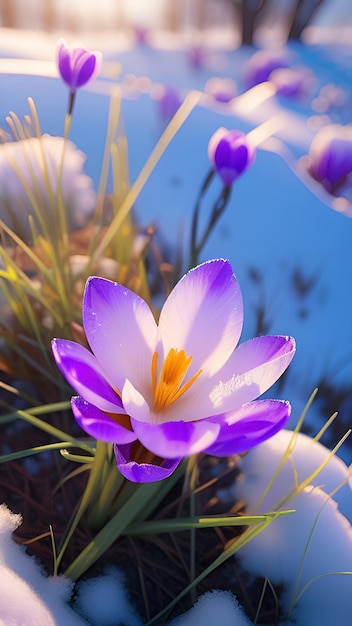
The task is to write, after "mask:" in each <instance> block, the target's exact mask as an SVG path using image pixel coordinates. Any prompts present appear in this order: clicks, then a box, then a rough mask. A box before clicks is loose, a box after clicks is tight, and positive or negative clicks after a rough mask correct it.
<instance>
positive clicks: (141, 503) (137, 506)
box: [65, 482, 160, 580]
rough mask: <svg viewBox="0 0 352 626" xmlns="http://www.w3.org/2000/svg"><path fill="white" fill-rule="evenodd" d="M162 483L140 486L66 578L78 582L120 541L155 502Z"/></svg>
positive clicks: (92, 542) (73, 565) (73, 564)
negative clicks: (141, 514)
mask: <svg viewBox="0 0 352 626" xmlns="http://www.w3.org/2000/svg"><path fill="white" fill-rule="evenodd" d="M159 489H160V483H159V482H156V483H145V484H141V485H139V487H138V488H137V490H136V491H135V493H134V494H133V495H132V496H131V498H130V499H129V500H128V501H127V502H126V504H125V505H124V506H123V507H122V508H121V509H120V510H119V511H118V513H116V515H114V517H113V518H112V519H111V520H110V521H109V522H108V523H107V524H106V525H105V526H104V528H103V529H102V530H101V531H100V532H99V533H98V534H97V535H96V536H95V537H94V539H93V540H92V541H91V542H90V543H89V544H88V545H87V546H86V548H85V549H84V550H82V552H81V553H80V554H79V556H78V557H77V558H76V559H75V560H74V561H73V563H71V565H70V566H69V567H68V568H67V570H66V571H65V576H67V577H68V578H71V580H77V579H78V578H79V577H80V576H82V574H84V572H85V571H86V570H87V569H89V567H91V566H92V565H93V564H94V563H95V562H96V561H97V560H98V559H99V557H100V556H102V555H103V554H104V552H105V551H106V550H107V549H108V548H109V547H110V546H111V545H112V544H113V543H114V542H115V541H116V539H118V538H119V537H120V536H121V535H122V534H123V532H124V531H125V529H126V528H128V526H129V525H130V524H131V523H132V522H133V521H134V520H135V518H136V517H138V516H139V515H140V513H141V512H142V511H143V510H144V508H145V507H146V506H147V505H148V504H149V503H150V502H151V501H153V500H154V498H155V497H156V496H157V493H158V490H159Z"/></svg>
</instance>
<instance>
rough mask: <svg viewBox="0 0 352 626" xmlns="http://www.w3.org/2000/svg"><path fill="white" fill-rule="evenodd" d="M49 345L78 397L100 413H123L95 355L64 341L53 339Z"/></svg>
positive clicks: (118, 400)
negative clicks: (93, 406)
mask: <svg viewBox="0 0 352 626" xmlns="http://www.w3.org/2000/svg"><path fill="white" fill-rule="evenodd" d="M51 345H52V350H53V354H54V357H55V360H56V363H57V365H58V367H59V369H60V371H61V372H62V374H63V375H64V376H65V378H66V379H67V380H68V382H69V383H70V385H71V386H72V387H73V388H74V390H75V391H76V392H77V393H79V395H81V396H82V397H83V398H84V399H85V400H87V401H88V402H90V403H91V404H94V405H95V406H97V407H98V408H99V409H101V411H110V412H112V413H125V411H124V409H123V406H122V402H121V398H120V397H119V396H118V395H117V393H116V392H115V391H114V390H113V389H112V387H111V385H109V383H108V381H107V380H106V374H105V372H104V370H103V368H102V367H101V365H100V364H99V362H98V361H97V359H96V358H95V356H94V354H92V353H91V352H89V350H87V349H86V348H84V347H83V346H81V345H80V344H79V343H75V342H74V341H69V340H65V339H53V341H52V344H51Z"/></svg>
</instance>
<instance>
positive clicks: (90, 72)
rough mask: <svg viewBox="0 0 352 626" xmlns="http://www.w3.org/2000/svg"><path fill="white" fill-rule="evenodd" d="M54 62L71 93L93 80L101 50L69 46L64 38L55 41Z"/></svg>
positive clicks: (99, 60) (100, 61)
mask: <svg viewBox="0 0 352 626" xmlns="http://www.w3.org/2000/svg"><path fill="white" fill-rule="evenodd" d="M56 63H57V67H58V70H59V74H60V76H61V78H62V80H63V81H64V82H65V83H66V85H67V86H68V87H69V89H70V91H71V93H72V94H74V93H75V92H76V91H77V89H79V88H80V87H83V85H85V84H86V83H88V82H89V81H90V80H93V78H95V77H96V76H97V74H98V73H99V71H100V68H101V63H102V54H101V52H89V51H88V50H85V49H84V48H69V46H68V45H67V43H66V41H65V39H63V38H61V39H59V41H58V42H57V49H56Z"/></svg>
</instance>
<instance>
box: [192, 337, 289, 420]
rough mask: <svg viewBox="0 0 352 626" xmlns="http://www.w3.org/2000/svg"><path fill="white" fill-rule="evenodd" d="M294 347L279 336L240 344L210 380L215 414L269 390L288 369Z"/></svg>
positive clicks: (228, 409)
mask: <svg viewBox="0 0 352 626" xmlns="http://www.w3.org/2000/svg"><path fill="white" fill-rule="evenodd" d="M295 350H296V344H295V341H294V339H293V338H292V337H286V336H280V335H273V336H263V337H256V338H255V339H250V340H249V341H246V342H245V343H243V344H241V345H240V346H239V347H238V348H237V349H236V350H235V351H234V353H233V354H232V356H231V357H230V359H229V360H228V361H227V363H226V364H225V366H224V367H223V368H222V370H221V371H220V372H219V376H218V377H215V376H214V377H213V379H212V381H211V382H214V383H215V384H214V387H213V390H212V391H211V393H210V399H211V402H212V404H213V409H214V411H213V415H214V414H218V413H219V412H220V411H221V412H222V413H225V412H228V411H233V410H235V409H237V408H239V407H240V406H241V405H242V404H245V403H247V402H251V401H252V400H254V399H255V398H257V397H258V396H260V395H261V394H262V393H264V392H265V391H267V389H269V387H271V385H273V384H274V383H275V382H276V381H277V379H278V378H279V377H280V376H281V374H282V373H283V372H284V371H285V370H286V368H287V367H288V365H289V364H290V362H291V360H292V358H293V356H294V354H295ZM216 378H218V380H219V382H218V383H216ZM219 409H220V411H219ZM195 419H196V418H195Z"/></svg>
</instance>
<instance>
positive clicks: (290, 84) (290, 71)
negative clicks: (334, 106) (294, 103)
mask: <svg viewBox="0 0 352 626" xmlns="http://www.w3.org/2000/svg"><path fill="white" fill-rule="evenodd" d="M270 82H271V83H272V84H273V85H275V87H276V92H277V93H278V94H280V95H281V96H284V97H285V98H296V99H297V100H299V99H301V98H304V97H306V96H307V95H308V94H309V92H310V91H311V90H312V88H313V86H314V83H315V79H314V76H313V74H312V72H311V71H310V70H309V69H308V68H306V67H297V68H283V67H281V68H278V69H276V70H274V71H273V72H271V74H270Z"/></svg>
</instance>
